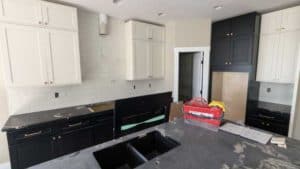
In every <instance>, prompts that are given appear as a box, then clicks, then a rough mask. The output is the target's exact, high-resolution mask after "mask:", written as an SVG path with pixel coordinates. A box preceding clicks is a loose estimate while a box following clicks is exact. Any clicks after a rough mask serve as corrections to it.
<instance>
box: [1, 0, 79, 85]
mask: <svg viewBox="0 0 300 169" xmlns="http://www.w3.org/2000/svg"><path fill="white" fill-rule="evenodd" d="M0 2H1V5H2V8H1V10H2V11H0V12H1V14H2V15H1V19H0V27H1V32H0V33H1V34H0V38H1V39H0V47H1V50H0V55H1V58H3V67H4V75H5V80H6V81H7V84H8V85H9V86H55V85H71V84H79V83H81V68H80V52H79V42H78V41H79V40H78V31H77V29H78V28H77V27H78V25H77V10H76V9H75V8H72V7H66V6H63V5H58V4H54V3H49V2H44V1H37V0H0ZM25 2H26V3H25ZM36 11H39V12H36ZM40 16H42V17H40ZM37 22H38V23H37ZM37 25H38V26H37Z"/></svg>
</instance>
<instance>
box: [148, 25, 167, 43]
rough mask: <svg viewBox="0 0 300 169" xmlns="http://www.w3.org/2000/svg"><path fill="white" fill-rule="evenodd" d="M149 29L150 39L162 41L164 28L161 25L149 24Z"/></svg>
mask: <svg viewBox="0 0 300 169" xmlns="http://www.w3.org/2000/svg"><path fill="white" fill-rule="evenodd" d="M150 31H151V37H150V38H151V39H152V40H153V41H158V42H162V41H164V39H165V38H164V36H165V29H164V27H161V26H156V25H152V26H150Z"/></svg>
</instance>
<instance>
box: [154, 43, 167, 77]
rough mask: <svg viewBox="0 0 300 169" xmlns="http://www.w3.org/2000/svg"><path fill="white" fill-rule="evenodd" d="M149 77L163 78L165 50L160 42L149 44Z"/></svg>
mask: <svg viewBox="0 0 300 169" xmlns="http://www.w3.org/2000/svg"><path fill="white" fill-rule="evenodd" d="M151 50H152V52H151V56H152V57H151V58H152V59H151V61H152V68H151V72H152V74H151V76H152V78H163V77H164V75H165V66H164V65H165V57H164V56H165V48H164V44H163V43H162V42H152V43H151Z"/></svg>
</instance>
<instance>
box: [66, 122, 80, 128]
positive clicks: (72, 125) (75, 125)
mask: <svg viewBox="0 0 300 169" xmlns="http://www.w3.org/2000/svg"><path fill="white" fill-rule="evenodd" d="M81 125H82V122H79V123H75V124H69V127H78V126H81Z"/></svg>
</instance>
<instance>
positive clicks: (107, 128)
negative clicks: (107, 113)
mask: <svg viewBox="0 0 300 169" xmlns="http://www.w3.org/2000/svg"><path fill="white" fill-rule="evenodd" d="M113 126H114V122H113V118H110V119H105V120H99V123H98V124H97V125H95V126H94V127H93V133H94V143H95V144H100V143H103V142H106V141H109V140H112V139H113V137H114V134H113V133H114V132H113V130H114V127H113Z"/></svg>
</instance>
